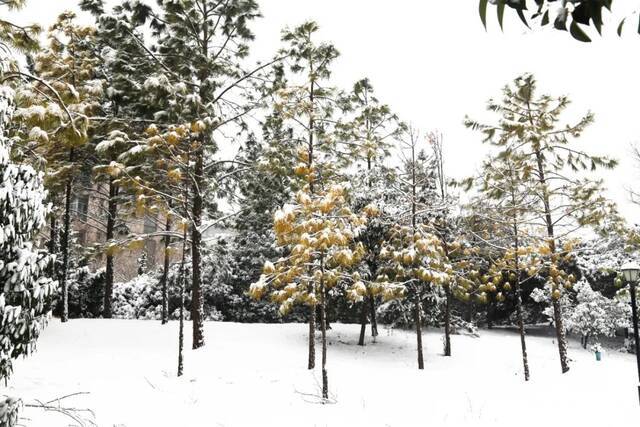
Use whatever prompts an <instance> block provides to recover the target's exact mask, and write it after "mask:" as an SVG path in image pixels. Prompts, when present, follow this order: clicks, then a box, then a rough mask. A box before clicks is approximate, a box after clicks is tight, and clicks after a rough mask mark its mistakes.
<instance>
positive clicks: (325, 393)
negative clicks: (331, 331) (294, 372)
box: [320, 280, 329, 399]
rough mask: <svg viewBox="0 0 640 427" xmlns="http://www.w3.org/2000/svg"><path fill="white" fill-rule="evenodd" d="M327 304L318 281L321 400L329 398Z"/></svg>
mask: <svg viewBox="0 0 640 427" xmlns="http://www.w3.org/2000/svg"><path fill="white" fill-rule="evenodd" d="M326 316H327V302H326V295H325V289H324V282H323V281H322V280H321V281H320V331H321V332H322V398H323V399H328V398H329V377H328V375H327V323H326V321H325V320H326Z"/></svg>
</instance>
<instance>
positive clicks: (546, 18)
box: [540, 10, 549, 27]
mask: <svg viewBox="0 0 640 427" xmlns="http://www.w3.org/2000/svg"><path fill="white" fill-rule="evenodd" d="M548 23H549V11H548V10H545V11H544V15H542V22H541V23H540V25H541V26H543V27H544V26H545V25H547V24H548Z"/></svg>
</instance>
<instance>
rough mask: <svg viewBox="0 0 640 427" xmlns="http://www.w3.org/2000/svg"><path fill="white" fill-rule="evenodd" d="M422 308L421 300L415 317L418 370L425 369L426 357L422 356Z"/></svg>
mask: <svg viewBox="0 0 640 427" xmlns="http://www.w3.org/2000/svg"><path fill="white" fill-rule="evenodd" d="M420 311H421V307H420V299H419V298H418V300H417V301H416V303H415V307H414V317H415V322H416V340H417V344H418V369H424V357H423V355H422V314H421V312H420Z"/></svg>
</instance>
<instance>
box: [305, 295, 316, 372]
mask: <svg viewBox="0 0 640 427" xmlns="http://www.w3.org/2000/svg"><path fill="white" fill-rule="evenodd" d="M315 367H316V306H315V304H313V305H311V306H310V307H309V364H308V365H307V369H313V368H315Z"/></svg>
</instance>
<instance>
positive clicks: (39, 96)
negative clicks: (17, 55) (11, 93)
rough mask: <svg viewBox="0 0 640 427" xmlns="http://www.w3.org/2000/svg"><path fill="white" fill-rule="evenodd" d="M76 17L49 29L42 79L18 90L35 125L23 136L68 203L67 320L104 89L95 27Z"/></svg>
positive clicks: (38, 60) (24, 115)
mask: <svg viewBox="0 0 640 427" xmlns="http://www.w3.org/2000/svg"><path fill="white" fill-rule="evenodd" d="M74 19H75V15H74V14H73V13H70V12H68V13H64V14H62V15H60V16H59V17H58V20H57V21H56V23H55V24H54V25H53V26H52V27H51V29H50V30H49V33H48V38H49V46H48V48H47V49H46V50H44V51H42V52H40V53H38V54H37V55H36V56H35V60H34V62H35V71H36V72H37V73H38V77H39V79H38V80H33V81H32V82H31V84H30V86H27V87H23V88H21V90H20V91H19V92H18V97H17V100H18V103H19V105H20V108H19V109H18V111H17V112H16V119H17V120H18V121H19V122H20V123H21V124H22V125H23V126H24V127H25V128H26V129H30V130H29V133H28V134H27V135H26V136H25V137H23V140H24V141H26V142H27V143H28V144H30V145H33V146H34V147H35V148H34V149H32V151H34V152H36V153H37V154H38V155H39V156H41V157H42V158H43V159H46V178H45V185H46V186H47V188H48V189H49V190H50V191H51V192H52V193H57V194H58V195H59V196H56V199H57V200H61V201H62V205H63V209H62V214H63V219H62V234H61V239H60V254H61V258H62V262H61V264H60V271H59V273H58V274H57V277H58V279H59V281H60V291H61V319H62V321H63V322H66V321H67V320H68V287H67V276H68V270H69V262H70V259H69V258H70V242H71V232H72V230H71V217H72V213H73V212H72V197H73V194H74V190H75V187H78V186H79V185H80V184H79V183H78V182H76V180H77V179H78V178H79V176H80V175H81V174H82V173H85V175H86V171H85V172H83V166H85V165H86V164H87V162H86V159H87V154H88V152H87V150H86V148H87V147H86V143H87V140H88V135H87V128H88V122H89V117H90V116H91V115H92V114H93V112H94V111H95V109H96V107H97V104H96V101H95V99H96V96H98V95H99V94H100V93H101V88H100V87H99V86H100V83H99V82H97V81H96V80H94V79H93V77H94V67H95V64H96V58H95V57H93V55H92V54H91V52H90V51H89V49H87V48H86V46H85V44H86V43H89V41H90V39H91V38H92V37H93V33H94V30H93V28H92V27H86V26H78V25H76V24H75V23H74ZM46 81H50V82H51V83H50V84H47V83H46ZM43 89H44V91H43ZM47 89H49V90H52V91H54V93H55V94H56V96H57V98H58V99H57V100H52V99H51V97H50V96H48V95H47V94H46V92H45V91H46V90H47ZM61 105H62V106H63V107H62V108H61ZM63 108H64V110H63ZM70 112H73V115H71V113H70ZM65 113H67V114H65ZM67 116H68V117H67Z"/></svg>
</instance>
